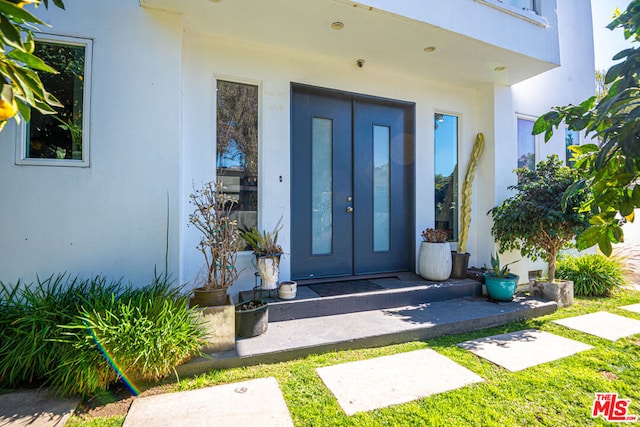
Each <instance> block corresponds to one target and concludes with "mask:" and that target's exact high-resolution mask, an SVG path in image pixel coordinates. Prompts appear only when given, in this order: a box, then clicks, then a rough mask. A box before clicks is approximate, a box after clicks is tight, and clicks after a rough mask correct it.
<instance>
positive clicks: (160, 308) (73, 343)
mask: <svg viewBox="0 0 640 427" xmlns="http://www.w3.org/2000/svg"><path fill="white" fill-rule="evenodd" d="M203 335H204V332H203V330H202V328H201V326H200V320H199V318H198V317H197V316H196V315H195V312H193V311H192V310H190V309H188V308H187V299H186V297H184V296H182V295H181V289H180V288H179V287H175V286H174V284H173V281H172V280H170V278H169V277H168V276H167V275H166V274H163V275H159V276H157V275H156V276H155V277H154V279H153V281H152V282H151V283H150V284H149V285H147V286H144V287H141V288H134V287H131V286H125V285H123V284H122V282H121V281H116V282H110V281H107V279H106V278H105V277H103V276H97V277H95V278H92V279H83V280H81V279H78V278H77V277H75V278H73V277H69V276H67V275H64V274H62V275H57V276H51V277H49V278H48V279H45V280H40V279H38V281H37V282H36V283H34V284H26V283H22V282H19V283H18V284H16V285H15V286H10V285H5V284H4V283H2V282H0V386H1V387H10V388H14V387H18V386H33V385H45V386H47V387H49V388H51V389H52V390H54V391H55V392H58V393H60V394H63V395H73V394H80V395H89V394H94V393H96V392H97V391H100V390H103V389H106V388H107V387H108V386H109V385H110V384H112V383H114V382H116V381H117V380H118V379H120V378H121V377H125V378H126V379H127V380H128V381H130V382H131V383H132V384H135V383H136V382H137V381H142V380H157V379H160V378H163V377H165V376H166V375H168V374H169V373H171V372H172V370H173V368H174V367H175V366H176V365H178V364H180V363H182V362H184V361H186V360H187V359H189V358H190V357H192V356H194V355H196V354H199V350H200V346H201V339H202V337H203Z"/></svg>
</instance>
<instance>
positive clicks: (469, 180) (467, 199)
mask: <svg viewBox="0 0 640 427" xmlns="http://www.w3.org/2000/svg"><path fill="white" fill-rule="evenodd" d="M483 149H484V135H483V134H482V133H479V134H478V135H477V136H476V142H475V144H473V151H471V158H470V159H469V163H468V164H467V172H466V174H465V176H464V182H463V183H462V200H461V203H460V233H459V234H458V253H459V254H464V253H466V252H467V239H468V238H469V224H470V223H471V186H472V185H473V178H474V176H475V174H476V169H477V168H478V160H479V159H480V155H481V154H482V150H483Z"/></svg>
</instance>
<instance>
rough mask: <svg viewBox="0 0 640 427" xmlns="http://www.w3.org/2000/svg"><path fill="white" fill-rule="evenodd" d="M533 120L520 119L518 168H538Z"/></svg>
mask: <svg viewBox="0 0 640 427" xmlns="http://www.w3.org/2000/svg"><path fill="white" fill-rule="evenodd" d="M533 124H534V120H533V119H528V118H524V117H518V167H519V168H521V167H523V166H524V167H527V168H529V169H531V170H534V169H535V168H536V138H535V136H534V135H533Z"/></svg>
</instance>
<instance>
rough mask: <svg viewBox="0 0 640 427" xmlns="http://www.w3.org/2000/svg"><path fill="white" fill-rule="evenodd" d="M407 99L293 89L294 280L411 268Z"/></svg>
mask: <svg viewBox="0 0 640 427" xmlns="http://www.w3.org/2000/svg"><path fill="white" fill-rule="evenodd" d="M413 115H414V113H413V105H412V104H408V103H401V102H394V101H389V100H381V99H377V98H369V97H360V96H358V95H352V94H345V93H338V92H331V91H324V90H318V89H315V88H309V87H298V86H294V88H293V104H292V193H291V196H292V212H291V216H292V220H291V223H292V224H291V225H292V244H291V263H292V270H291V273H292V274H291V276H292V278H294V279H305V278H313V277H332V276H355V275H361V274H369V273H381V272H392V271H403V270H408V269H410V268H411V266H413V263H414V261H413V247H414V239H413V237H412V234H413V232H412V230H413V228H414V227H413V222H414V221H413V188H414V186H413V177H414V161H413V159H414V147H413V133H414V125H413Z"/></svg>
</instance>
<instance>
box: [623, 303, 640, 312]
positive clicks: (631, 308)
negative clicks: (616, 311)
mask: <svg viewBox="0 0 640 427" xmlns="http://www.w3.org/2000/svg"><path fill="white" fill-rule="evenodd" d="M620 308H622V309H625V310H629V311H633V312H634V313H640V304H631V305H624V306H622V307H620Z"/></svg>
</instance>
